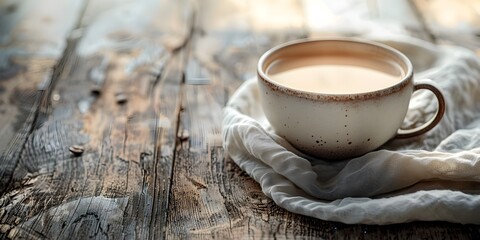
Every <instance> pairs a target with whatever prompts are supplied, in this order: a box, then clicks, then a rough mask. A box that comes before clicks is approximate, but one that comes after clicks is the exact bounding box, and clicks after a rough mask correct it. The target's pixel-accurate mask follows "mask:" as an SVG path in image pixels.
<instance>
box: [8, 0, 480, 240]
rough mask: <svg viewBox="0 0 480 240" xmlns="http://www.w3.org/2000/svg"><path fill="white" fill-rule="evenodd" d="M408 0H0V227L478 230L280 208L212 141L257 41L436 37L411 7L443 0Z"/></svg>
mask: <svg viewBox="0 0 480 240" xmlns="http://www.w3.org/2000/svg"><path fill="white" fill-rule="evenodd" d="M438 1H439V0H438ZM417 2H425V3H427V1H420V0H418V1H417V0H415V3H416V5H411V4H409V2H406V1H402V2H398V1H391V0H369V1H358V0H347V1H340V2H337V1H310V0H282V1H277V0H261V1H258V0H247V1H237V0H227V1H214V0H198V1H197V0H175V1H171V0H162V1H150V0H142V1H133V0H91V1H88V2H87V1H86V0H85V1H80V0H69V1H62V2H61V3H60V2H58V1H55V0H46V1H33V0H25V1H21V2H17V1H13V0H6V1H3V2H1V3H0V13H1V14H0V103H1V104H0V113H1V115H0V136H2V138H0V152H4V153H2V155H1V156H2V157H1V167H0V238H14V239H21V238H28V239H37V238H40V239H45V238H46V239H50V238H59V239H65V238H80V239H84V238H95V239H107V238H114V239H120V238H128V239H133V238H135V239H163V238H173V239H184V238H187V239H190V238H195V239H197V238H200V239H210V238H220V239H245V238H253V239H256V238H260V239H272V238H273V239H275V238H280V239H286V238H300V239H324V238H325V239H333V238H340V239H359V238H360V239H379V238H381V239H405V238H415V239H417V238H419V239H439V238H441V239H476V238H480V228H479V227H478V226H474V225H460V224H450V223H445V222H414V223H406V224H397V225H390V226H366V225H346V224H340V223H336V222H327V221H321V220H318V219H314V218H309V217H305V216H301V215H297V214H293V213H290V212H288V211H285V210H284V209H281V208H280V207H278V206H277V205H276V204H275V203H274V202H273V201H272V200H270V199H268V198H267V197H266V196H265V195H264V194H263V193H262V191H261V189H260V187H259V185H258V184H257V183H256V182H255V181H254V180H253V179H251V178H250V177H249V176H248V175H247V174H246V173H245V172H243V171H242V170H241V169H240V168H239V167H238V166H237V165H236V164H235V163H234V162H233V161H232V160H231V159H229V157H228V154H227V153H225V152H224V150H223V148H222V147H221V146H222V142H221V136H220V131H221V116H222V114H221V111H222V107H223V106H224V105H225V103H226V101H227V100H228V98H229V97H230V96H231V94H232V93H233V92H234V91H235V90H236V89H237V87H238V86H239V85H240V84H241V83H242V82H243V81H244V80H246V79H249V78H251V77H254V76H255V71H256V64H257V60H258V57H259V56H260V55H261V54H262V53H263V52H264V51H266V50H267V49H268V48H270V47H272V46H274V45H276V44H278V43H282V42H285V41H288V40H290V39H295V38H302V37H306V36H327V35H338V34H339V33H340V34H343V35H349V36H351V35H355V36H357V35H362V34H368V33H369V32H370V31H372V32H373V31H376V30H381V29H385V28H387V29H388V31H386V32H385V34H390V33H395V34H398V33H401V34H409V35H414V36H417V37H420V38H424V39H427V40H429V36H430V35H433V36H434V37H435V38H436V37H437V36H439V35H438V34H437V35H435V34H431V33H430V32H428V31H429V30H430V29H431V24H430V23H424V22H422V21H423V19H428V18H429V16H428V14H434V15H435V16H442V13H440V12H442V11H444V10H432V9H430V8H429V9H428V10H424V9H423V8H422V7H419V9H420V10H419V11H418V12H414V11H415V9H416V8H414V6H418V3H417ZM432 2H435V1H428V4H432ZM462 2H469V3H468V4H471V3H472V4H473V1H468V0H462ZM53 3H56V4H58V5H55V6H53V7H51V8H50V7H49V6H51V5H52V4H53ZM469 6H476V5H475V4H474V5H469ZM475 9H476V8H475ZM477 10H478V9H477ZM477 10H475V11H477ZM432 11H433V12H434V13H432ZM62 17H63V18H62ZM354 23H355V24H357V25H356V26H355V27H356V28H353V27H351V28H348V26H346V25H345V24H354ZM338 24H341V25H340V28H338V26H339V25H338ZM335 26H336V27H335ZM344 27H345V28H346V31H343V30H344V29H343V28H344ZM452 29H457V27H453V28H452ZM71 30H73V31H71ZM447 32H448V31H447ZM457 43H463V42H461V41H458V42H457ZM12 139H13V140H12ZM2 144H3V145H2ZM73 145H79V146H80V147H81V148H83V152H82V153H80V154H78V153H77V154H75V153H72V152H70V151H69V147H71V146H73ZM2 148H4V149H6V151H3V150H2Z"/></svg>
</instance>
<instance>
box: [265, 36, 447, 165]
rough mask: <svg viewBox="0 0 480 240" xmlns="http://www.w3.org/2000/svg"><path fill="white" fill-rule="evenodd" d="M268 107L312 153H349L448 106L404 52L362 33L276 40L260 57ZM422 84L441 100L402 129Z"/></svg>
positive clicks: (281, 128)
mask: <svg viewBox="0 0 480 240" xmlns="http://www.w3.org/2000/svg"><path fill="white" fill-rule="evenodd" d="M257 71H258V85H259V91H260V99H261V103H262V107H263V110H264V112H265V115H266V117H267V119H268V121H269V122H270V124H271V126H272V128H273V129H274V131H275V132H276V134H278V135H279V136H281V137H283V138H284V139H286V140H287V141H288V142H289V143H290V144H291V145H292V146H293V147H295V148H296V149H298V150H299V151H301V152H303V153H306V154H308V155H311V156H314V157H317V158H321V159H327V160H336V159H347V158H352V157H357V156H360V155H363V154H365V153H367V152H370V151H372V150H375V149H377V148H379V147H380V146H382V145H383V144H385V143H386V142H387V141H389V140H390V139H392V138H408V137H414V136H418V135H420V134H423V133H425V132H427V131H429V130H430V129H432V128H433V127H434V126H435V125H436V124H437V123H438V122H439V121H440V120H441V118H442V116H443V114H444V112H445V101H444V98H443V95H442V93H441V91H440V90H439V88H438V87H437V86H436V84H435V82H433V81H431V80H428V79H425V80H418V81H417V80H415V81H414V77H413V66H412V63H411V62H410V60H409V59H408V58H407V57H406V56H405V55H404V54H402V53H401V52H399V51H397V50H395V49H393V48H391V47H389V46H386V45H383V44H380V43H376V42H371V41H367V40H361V39H347V38H339V39H303V40H296V41H293V42H289V43H285V44H282V45H279V46H276V47H274V48H272V49H270V50H269V51H267V52H266V53H264V54H263V55H262V56H261V58H260V60H259V62H258V69H257ZM420 89H425V90H429V91H431V92H432V93H433V94H434V95H435V97H436V98H437V100H438V109H437V112H436V114H435V115H434V116H433V117H432V118H431V119H430V120H428V121H427V122H425V123H423V124H422V125H421V126H419V127H416V128H413V129H408V130H405V129H401V125H402V123H403V121H404V118H405V116H406V113H407V111H408V105H409V102H410V98H411V96H412V93H413V92H414V91H416V90H420Z"/></svg>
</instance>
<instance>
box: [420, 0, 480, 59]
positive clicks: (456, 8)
mask: <svg viewBox="0 0 480 240" xmlns="http://www.w3.org/2000/svg"><path fill="white" fill-rule="evenodd" d="M411 2H413V6H415V7H416V8H417V11H418V13H419V15H420V16H421V17H422V18H423V20H424V22H425V25H426V27H427V28H428V30H429V31H430V32H431V33H432V35H433V36H434V38H435V40H436V41H437V42H439V43H447V44H456V45H460V46H464V47H467V48H470V49H472V50H474V51H477V53H479V51H480V41H479V37H478V36H479V33H480V2H478V1H475V0H433V1H425V0H411Z"/></svg>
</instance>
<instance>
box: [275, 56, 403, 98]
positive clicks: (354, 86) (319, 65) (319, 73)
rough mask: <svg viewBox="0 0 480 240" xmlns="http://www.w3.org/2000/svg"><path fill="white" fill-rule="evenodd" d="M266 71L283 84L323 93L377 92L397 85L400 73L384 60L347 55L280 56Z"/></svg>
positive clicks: (398, 69)
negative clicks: (284, 57)
mask: <svg viewBox="0 0 480 240" xmlns="http://www.w3.org/2000/svg"><path fill="white" fill-rule="evenodd" d="M266 73H267V75H269V77H270V78H271V79H272V80H274V81H276V82H278V83H280V84H281V85H284V86H286V87H289V88H293V89H296V90H301V91H307V92H316V93H325V94H353V93H364V92H371V91H376V90H380V89H384V88H388V87H391V86H393V85H395V84H397V83H398V82H400V80H401V78H402V75H403V72H402V70H401V68H399V67H395V66H393V65H391V64H389V63H387V62H381V61H376V60H375V59H359V58H355V57H348V56H321V57H302V58H286V59H279V60H277V61H275V62H273V63H272V64H270V66H269V67H268V68H267V71H266Z"/></svg>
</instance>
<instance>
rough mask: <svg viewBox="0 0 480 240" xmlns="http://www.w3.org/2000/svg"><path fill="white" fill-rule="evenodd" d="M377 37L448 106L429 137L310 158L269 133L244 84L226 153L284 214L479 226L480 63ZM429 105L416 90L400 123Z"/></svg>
mask: <svg viewBox="0 0 480 240" xmlns="http://www.w3.org/2000/svg"><path fill="white" fill-rule="evenodd" d="M374 40H376V41H379V42H383V43H385V44H387V45H390V46H392V47H394V48H397V49H398V50H400V51H402V52H403V53H405V54H406V55H407V56H408V57H409V58H410V59H411V60H412V62H413V65H414V68H415V78H416V79H422V78H429V79H432V80H434V81H435V82H436V83H437V85H438V86H439V87H440V88H441V90H442V91H443V93H444V96H445V100H446V105H447V110H446V113H445V116H444V118H443V119H442V121H441V122H440V124H439V125H437V126H436V127H435V128H434V129H432V130H431V131H430V132H428V133H426V134H424V135H422V136H419V137H416V138H410V139H393V140H391V141H390V142H388V143H387V144H385V145H384V146H382V147H381V148H380V149H378V150H376V151H373V152H370V153H367V154H365V155H363V156H361V157H358V158H354V159H349V160H344V161H337V162H328V161H324V160H322V159H314V158H311V157H309V156H306V155H304V154H302V153H301V152H298V151H297V150H295V149H294V148H293V147H292V146H290V145H289V143H288V142H287V141H286V140H284V139H282V138H281V137H279V136H277V135H276V134H275V133H274V131H273V130H272V129H271V127H270V125H269V123H268V121H267V120H266V118H265V116H264V114H263V110H262V107H261V105H260V102H259V101H260V99H259V94H258V88H257V82H256V79H250V80H248V81H246V82H245V83H244V84H243V85H242V86H240V88H239V89H238V90H237V91H236V92H235V94H234V95H233V96H232V97H231V98H230V100H229V102H228V103H227V105H226V107H225V109H224V115H223V141H224V148H225V151H226V152H227V154H228V155H229V156H230V157H231V158H232V159H233V160H234V161H235V162H236V163H237V164H238V165H239V166H240V167H241V168H242V169H243V170H244V171H246V172H247V173H248V174H249V175H250V176H251V177H252V178H253V179H255V180H256V181H257V182H258V183H259V184H260V186H261V188H262V190H263V192H264V193H265V194H266V195H267V196H268V197H270V198H271V199H273V201H274V202H275V203H276V204H277V205H279V206H280V207H283V208H285V209H287V210H289V211H291V212H295V213H299V214H303V215H307V216H312V217H316V218H319V219H323V220H332V221H339V222H343V223H363V224H391V223H402V222H409V221H414V220H442V221H450V222H458V223H476V224H480V217H478V212H480V194H479V193H480V60H479V59H478V58H477V56H476V55H475V54H474V53H473V52H471V51H469V50H466V49H463V48H459V47H453V46H441V47H439V46H436V45H433V44H431V43H428V42H424V41H422V40H418V39H413V38H397V39H395V40H385V39H383V40H379V39H374ZM436 104H437V102H436V99H435V97H434V96H433V94H430V93H428V91H420V92H416V93H415V94H414V96H413V97H412V100H411V102H410V107H409V112H408V114H407V116H406V119H405V122H404V125H405V126H406V127H412V126H414V125H415V123H422V122H425V121H426V120H428V119H429V118H431V116H432V115H433V114H434V113H435V111H436V107H437V106H436Z"/></svg>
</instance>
